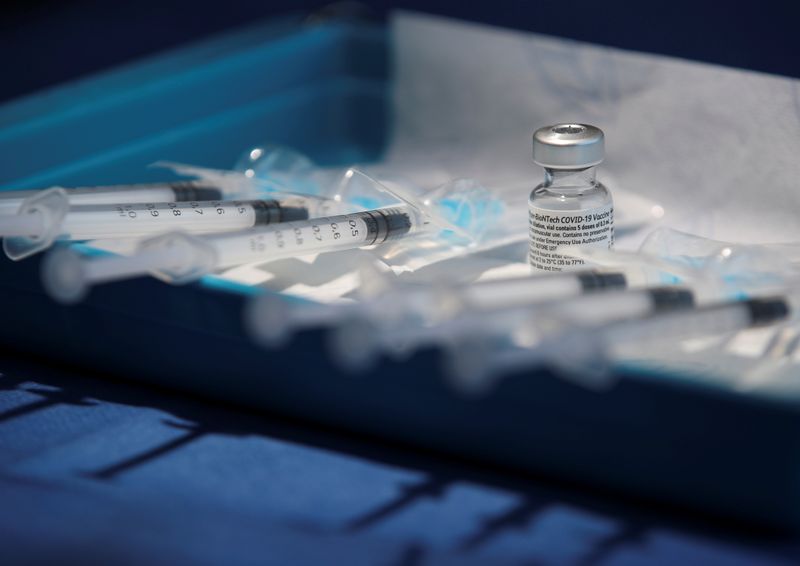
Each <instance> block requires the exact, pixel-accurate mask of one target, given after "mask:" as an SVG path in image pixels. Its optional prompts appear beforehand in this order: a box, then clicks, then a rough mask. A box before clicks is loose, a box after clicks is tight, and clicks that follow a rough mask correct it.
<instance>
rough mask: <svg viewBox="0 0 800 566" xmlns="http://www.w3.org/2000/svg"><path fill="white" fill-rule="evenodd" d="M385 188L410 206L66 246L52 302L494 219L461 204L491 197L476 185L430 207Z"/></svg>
mask: <svg viewBox="0 0 800 566" xmlns="http://www.w3.org/2000/svg"><path fill="white" fill-rule="evenodd" d="M351 176H363V177H366V176H365V175H364V174H363V173H360V172H358V171H356V170H351ZM367 178H368V177H367ZM373 183H375V185H377V186H378V187H380V185H379V184H378V183H377V182H374V181H373ZM382 190H385V191H388V192H390V193H391V194H394V195H395V196H396V197H397V199H398V200H401V201H404V204H399V205H398V206H395V207H390V208H381V209H375V210H368V211H363V212H357V213H352V214H343V215H337V216H329V217H324V218H316V219H312V220H306V221H297V222H287V223H283V224H277V225H275V226H266V227H263V228H256V229H253V230H248V231H245V232H238V233H229V234H219V235H208V236H202V237H193V236H189V235H187V234H181V233H171V234H167V235H163V236H160V237H157V238H153V239H151V240H146V241H144V242H142V244H141V245H140V248H139V251H138V252H136V253H135V254H134V255H132V256H117V257H100V258H94V259H88V258H85V257H81V256H80V255H78V254H76V253H74V252H69V251H67V250H63V249H62V250H59V253H55V254H53V255H52V256H50V257H49V258H48V261H47V262H45V264H44V265H43V274H42V275H43V281H44V284H45V288H46V289H47V290H48V292H49V293H50V294H51V295H52V296H53V297H55V298H57V299H59V300H61V301H62V302H74V301H76V300H78V299H80V298H81V297H82V296H83V295H84V293H85V292H86V289H87V288H88V287H89V286H91V285H92V284H95V283H100V282H105V281H114V280H119V279H127V278H130V277H134V276H137V275H142V274H146V273H148V272H149V273H153V274H154V275H156V276H158V277H160V278H161V279H164V280H166V281H170V282H173V283H183V282H186V281H189V280H192V279H195V278H197V277H199V276H201V275H204V274H206V273H208V272H210V271H213V270H218V269H224V268H227V267H232V266H236V265H241V264H245V263H264V262H267V261H273V260H277V259H283V258H288V257H295V256H299V255H307V254H310V253H323V252H331V251H336V250H343V249H354V248H363V247H369V246H375V245H378V244H382V243H384V242H387V241H390V240H395V239H398V238H405V237H408V236H410V235H413V234H416V233H419V232H423V231H426V232H427V231H434V230H436V231H439V230H449V231H451V232H453V233H456V234H459V235H460V236H462V237H467V238H471V237H479V235H480V233H481V229H482V228H485V224H486V223H487V222H489V221H490V220H491V219H490V218H478V217H477V216H476V215H474V214H466V213H465V212H464V208H465V207H467V208H469V205H468V204H465V203H464V202H463V201H465V200H470V199H477V198H482V199H484V200H486V199H490V195H489V193H488V191H486V190H485V189H483V188H482V187H480V185H478V184H477V183H476V182H475V181H471V180H467V179H461V180H457V181H453V182H452V183H449V184H448V185H446V186H444V187H441V188H440V189H439V190H438V191H436V195H437V197H438V198H437V199H436V200H435V201H434V200H433V199H432V201H431V202H430V203H419V202H415V201H412V200H410V198H407V197H406V196H404V195H402V194H401V193H397V192H395V191H389V189H386V188H383V189H382ZM490 208H491V207H489V209H490ZM487 210H488V209H487Z"/></svg>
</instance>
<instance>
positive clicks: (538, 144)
mask: <svg viewBox="0 0 800 566" xmlns="http://www.w3.org/2000/svg"><path fill="white" fill-rule="evenodd" d="M603 157H605V143H604V136H603V131H602V130H601V129H600V128H597V127H595V126H590V125H588V124H556V125H555V126H545V127H544V128H539V129H538V130H536V132H534V134H533V160H534V161H535V162H536V163H537V164H539V165H541V166H542V167H547V168H549V169H583V168H586V167H594V166H595V165H597V164H599V163H600V162H602V161H603Z"/></svg>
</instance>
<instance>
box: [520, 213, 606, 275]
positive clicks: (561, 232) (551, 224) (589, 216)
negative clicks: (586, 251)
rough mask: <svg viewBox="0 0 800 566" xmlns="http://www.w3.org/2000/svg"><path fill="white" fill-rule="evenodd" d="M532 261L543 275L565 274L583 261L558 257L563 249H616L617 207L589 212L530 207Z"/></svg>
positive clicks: (530, 257) (564, 256)
mask: <svg viewBox="0 0 800 566" xmlns="http://www.w3.org/2000/svg"><path fill="white" fill-rule="evenodd" d="M528 214H529V218H530V223H529V226H530V243H531V246H530V251H529V253H528V261H529V262H530V264H531V266H532V267H533V268H534V269H537V270H539V271H562V270H563V269H567V268H571V267H575V266H580V265H583V263H584V262H583V260H582V259H578V258H573V257H569V256H566V255H562V254H557V253H555V250H556V248H558V247H562V246H587V247H598V248H604V249H611V248H612V247H614V205H613V204H608V205H606V206H600V207H597V208H589V209H585V210H548V209H545V208H539V207H536V206H533V205H530V206H529V208H528Z"/></svg>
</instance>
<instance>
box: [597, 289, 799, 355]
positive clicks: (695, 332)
mask: <svg viewBox="0 0 800 566" xmlns="http://www.w3.org/2000/svg"><path fill="white" fill-rule="evenodd" d="M789 313H790V307H789V305H788V304H787V302H786V300H785V299H783V298H761V299H749V300H745V301H735V302H730V303H723V304H717V305H710V306H706V307H701V308H698V309H696V310H690V311H683V312H674V313H667V314H662V315H660V316H654V317H650V318H646V319H645V320H637V321H627V322H622V323H620V324H616V325H612V326H610V327H609V329H608V332H604V333H603V337H604V338H603V339H604V340H606V341H607V342H608V343H610V344H611V345H613V344H615V343H619V344H621V343H628V342H657V341H660V340H665V339H667V340H668V339H686V340H688V339H691V338H701V337H705V336H714V335H720V334H727V333H730V332H737V331H739V330H744V329H746V328H754V327H757V326H766V325H769V324H774V323H776V322H779V321H781V320H784V319H786V318H787V317H788V316H789Z"/></svg>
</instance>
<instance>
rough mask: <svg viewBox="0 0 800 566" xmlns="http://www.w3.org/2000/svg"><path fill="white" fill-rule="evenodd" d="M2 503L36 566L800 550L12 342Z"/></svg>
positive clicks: (17, 552) (0, 443) (782, 555)
mask: <svg viewBox="0 0 800 566" xmlns="http://www.w3.org/2000/svg"><path fill="white" fill-rule="evenodd" d="M121 363H124V361H122V360H121ZM0 501H2V502H3V505H0V541H2V546H3V554H4V557H6V558H9V557H10V558H13V559H14V560H16V561H19V562H23V561H25V562H26V563H31V562H32V563H37V562H49V561H55V560H58V561H60V562H63V561H64V558H67V557H69V558H73V559H78V558H79V559H81V561H84V562H85V561H90V562H91V561H98V562H104V563H110V562H119V563H140V562H145V561H146V562H149V563H165V564H176V563H194V564H206V563H208V564H216V563H220V562H222V561H225V562H226V563H249V562H254V563H259V564H264V563H267V564H323V563H331V562H336V563H342V564H387V565H392V564H398V565H399V564H403V565H412V564H413V565H422V564H426V565H427V564H448V563H458V564H473V563H474V564H487V563H490V564H495V563H497V564H520V565H521V564H541V563H547V564H552V563H564V564H629V563H631V564H635V563H640V562H642V561H643V560H645V559H646V560H647V561H648V563H664V564H675V563H703V564H753V563H768V564H773V563H774V564H780V563H791V562H795V563H796V561H795V558H796V557H797V556H800V544H798V542H797V540H796V539H792V538H790V537H787V536H784V535H777V534H768V533H755V532H753V530H752V529H747V528H744V527H741V526H732V525H724V526H723V525H720V524H718V522H714V521H711V520H709V519H700V518H697V517H690V516H688V515H683V514H680V513H679V512H675V511H674V510H664V509H660V510H655V509H652V508H649V507H647V506H644V505H642V504H639V503H636V502H630V501H622V500H619V499H617V498H615V497H613V496H612V495H609V494H605V495H600V494H596V493H594V492H590V491H587V490H584V489H581V488H578V487H575V486H567V485H561V484H554V483H553V482H552V481H545V480H543V479H536V478H530V477H524V476H519V475H514V474H512V473H510V472H503V471H499V470H493V469H487V468H484V467H480V466H478V465H477V464H474V463H468V462H462V461H454V460H450V459H444V458H440V457H438V456H436V455H433V454H423V453H419V452H415V451H412V450H410V449H408V448H405V447H401V446H393V445H392V446H390V445H386V444H384V443H381V442H379V441H376V440H374V439H366V438H358V437H354V436H352V435H345V434H342V433H340V432H337V431H329V430H320V429H319V428H316V427H314V426H312V425H310V424H306V423H298V422H290V421H286V420H280V419H276V418H273V417H270V416H268V415H263V414H256V413H251V412H246V411H243V410H240V409H238V408H236V407H230V406H222V405H218V404H215V403H213V402H210V401H207V400H202V399H197V398H191V397H188V396H186V395H183V394H180V393H177V392H171V391H165V390H159V389H155V388H151V387H149V386H143V385H139V384H134V383H123V382H119V381H115V380H114V379H112V378H110V377H108V376H103V375H89V374H87V373H86V372H83V371H81V370H77V369H74V368H71V369H69V368H57V367H52V366H47V365H43V364H41V363H39V362H37V361H36V360H32V359H25V358H20V357H18V356H16V355H15V354H12V353H2V354H0ZM7 563H8V562H7Z"/></svg>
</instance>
